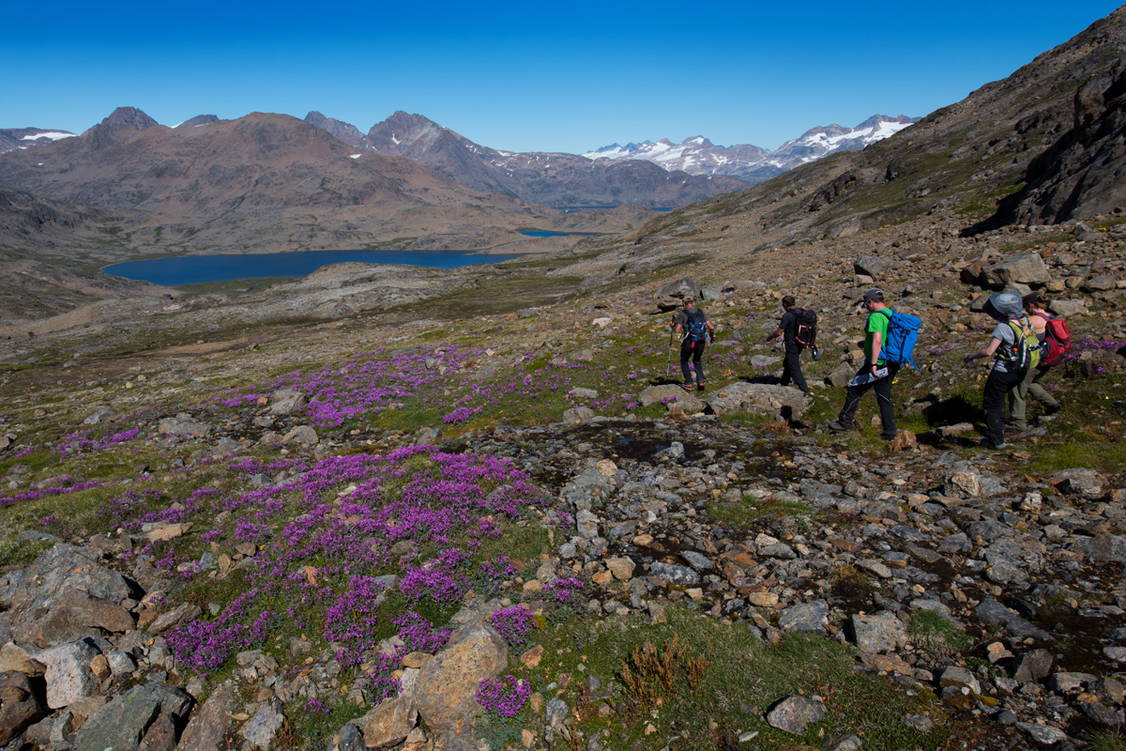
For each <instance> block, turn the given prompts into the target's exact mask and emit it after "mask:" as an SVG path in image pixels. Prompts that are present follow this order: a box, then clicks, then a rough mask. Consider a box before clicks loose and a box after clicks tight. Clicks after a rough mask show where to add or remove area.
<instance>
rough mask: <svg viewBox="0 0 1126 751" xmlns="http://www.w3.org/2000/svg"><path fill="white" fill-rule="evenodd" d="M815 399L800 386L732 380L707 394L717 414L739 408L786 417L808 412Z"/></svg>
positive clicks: (727, 412)
mask: <svg viewBox="0 0 1126 751" xmlns="http://www.w3.org/2000/svg"><path fill="white" fill-rule="evenodd" d="M812 403H813V400H812V399H811V398H810V397H809V396H807V395H805V394H803V393H802V392H801V391H800V390H798V389H796V388H792V387H790V386H779V385H776V384H771V383H746V382H744V381H737V382H736V383H730V384H728V385H726V386H724V387H723V388H721V389H719V390H718V391H716V392H715V394H713V395H712V396H711V397H710V398H708V406H709V407H711V409H712V411H713V412H715V413H716V414H717V415H721V416H722V415H728V414H733V413H737V412H747V413H751V414H760V415H773V416H777V417H780V418H784V419H787V420H790V419H796V418H799V417H801V416H802V415H803V414H805V411H806V410H807V409H808V408H809V405H810V404H812Z"/></svg>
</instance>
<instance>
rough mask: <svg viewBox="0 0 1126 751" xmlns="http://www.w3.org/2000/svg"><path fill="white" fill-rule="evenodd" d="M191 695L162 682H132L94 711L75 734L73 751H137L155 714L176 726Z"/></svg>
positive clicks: (190, 699) (186, 710)
mask: <svg viewBox="0 0 1126 751" xmlns="http://www.w3.org/2000/svg"><path fill="white" fill-rule="evenodd" d="M191 705H192V698H191V696H189V695H188V694H187V693H186V692H184V691H182V690H180V689H178V688H173V687H172V686H166V685H164V684H149V685H145V686H135V687H133V688H131V689H130V690H129V691H127V692H126V693H124V694H122V695H121V696H118V697H116V698H115V699H113V700H112V701H110V702H109V703H108V704H105V705H103V706H102V707H101V709H99V710H98V711H97V712H95V713H94V714H93V715H92V716H91V717H90V719H89V720H87V721H86V724H84V725H83V726H82V728H81V729H80V730H79V731H78V733H77V734H76V735H75V737H74V747H75V751H104V749H107V748H112V749H114V751H136V750H137V749H138V748H139V747H140V745H141V741H142V739H143V738H145V735H146V732H147V731H149V728H150V726H153V727H154V729H155V728H156V727H159V726H154V721H155V720H156V719H157V716H158V715H161V714H164V715H167V719H169V720H170V721H171V724H172V725H173V726H175V724H176V723H178V722H179V721H180V720H182V719H183V717H184V716H185V715H186V714H187V712H188V710H189V708H190V707H191Z"/></svg>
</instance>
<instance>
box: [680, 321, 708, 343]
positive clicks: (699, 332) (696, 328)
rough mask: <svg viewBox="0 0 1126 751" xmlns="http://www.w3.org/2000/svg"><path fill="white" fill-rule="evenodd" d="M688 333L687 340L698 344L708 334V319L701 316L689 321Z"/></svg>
mask: <svg viewBox="0 0 1126 751" xmlns="http://www.w3.org/2000/svg"><path fill="white" fill-rule="evenodd" d="M687 331H688V333H687V334H686V335H685V338H686V339H688V341H690V342H698V341H701V340H703V339H705V337H706V336H707V334H708V319H707V318H704V317H703V316H701V317H700V318H692V319H689V321H688V327H687Z"/></svg>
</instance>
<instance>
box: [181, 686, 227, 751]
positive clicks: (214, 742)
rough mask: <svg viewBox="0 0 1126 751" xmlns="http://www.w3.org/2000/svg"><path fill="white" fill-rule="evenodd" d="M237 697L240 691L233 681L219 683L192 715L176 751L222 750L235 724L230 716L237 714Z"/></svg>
mask: <svg viewBox="0 0 1126 751" xmlns="http://www.w3.org/2000/svg"><path fill="white" fill-rule="evenodd" d="M237 698H238V688H237V687H236V686H235V683H234V682H233V681H231V680H227V681H224V682H223V683H220V684H219V685H218V686H217V687H216V688H215V690H214V691H212V692H211V695H210V696H209V697H207V701H205V702H204V703H203V706H202V707H200V708H199V709H198V710H196V711H195V712H192V715H191V720H190V721H189V722H188V726H187V727H186V728H184V734H183V735H182V736H181V737H180V743H179V745H177V746H176V748H177V751H223V749H225V747H226V745H225V743H224V741H225V739H226V737H227V734H228V733H230V731H231V727H232V725H233V724H234V720H232V719H231V715H233V714H234V713H235V707H236V704H235V702H236V700H237Z"/></svg>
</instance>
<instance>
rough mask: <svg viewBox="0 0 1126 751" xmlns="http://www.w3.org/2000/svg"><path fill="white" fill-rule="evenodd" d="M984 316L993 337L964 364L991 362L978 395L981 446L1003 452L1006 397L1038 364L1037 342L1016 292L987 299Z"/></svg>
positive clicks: (1038, 343)
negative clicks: (992, 322)
mask: <svg viewBox="0 0 1126 751" xmlns="http://www.w3.org/2000/svg"><path fill="white" fill-rule="evenodd" d="M985 312H986V313H988V314H989V315H990V316H991V317H993V318H994V319H995V320H996V321H997V325H996V326H994V327H993V335H992V337H991V338H990V339H989V343H988V344H987V345H986V346H985V348H984V349H982V350H981V351H980V352H974V353H972V354H968V355H966V356H965V358H964V360H965V362H966V363H967V364H968V363H971V362H973V361H974V360H977V359H978V358H981V357H993V358H994V359H993V365H992V367H991V368H990V369H989V377H988V378H987V379H986V380H985V390H984V392H983V393H982V409H983V411H984V412H985V426H986V431H985V437H984V438H983V439H982V440H981V445H982V446H985V447H986V448H991V449H1003V448H1005V447H1006V444H1005V400H1006V397H1007V396H1008V395H1009V394H1011V393H1012V392H1013V391H1015V390H1016V388H1017V387H1018V386H1020V384H1021V382H1022V381H1024V377H1025V375H1027V373H1028V371H1029V370H1030V369H1034V368H1035V367H1036V366H1037V365H1038V364H1039V362H1040V341H1039V339H1037V337H1036V332H1035V331H1034V330H1033V328H1032V323H1031V322H1030V321H1029V320H1028V318H1027V317H1026V316H1025V314H1024V306H1023V304H1022V301H1021V297H1020V295H1019V294H1017V293H1016V292H998V293H997V294H995V295H991V296H990V297H989V302H988V303H986V305H985Z"/></svg>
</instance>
